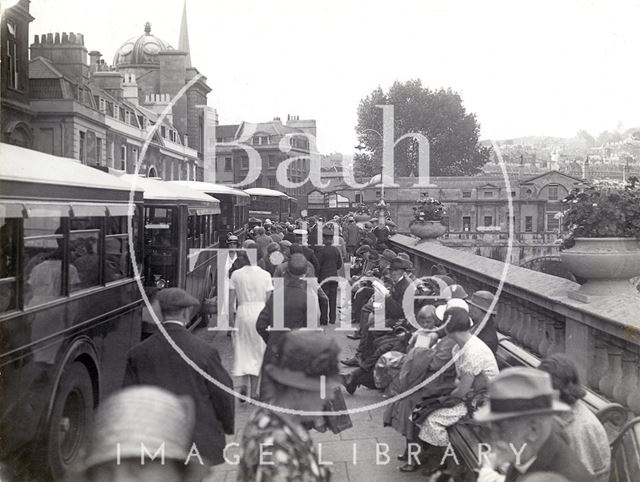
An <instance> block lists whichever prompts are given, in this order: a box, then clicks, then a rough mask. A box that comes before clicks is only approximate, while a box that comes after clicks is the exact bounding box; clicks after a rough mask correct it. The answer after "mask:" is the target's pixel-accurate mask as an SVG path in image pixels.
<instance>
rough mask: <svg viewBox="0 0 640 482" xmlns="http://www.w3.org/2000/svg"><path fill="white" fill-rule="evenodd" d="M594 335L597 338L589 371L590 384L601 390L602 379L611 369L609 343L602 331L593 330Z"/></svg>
mask: <svg viewBox="0 0 640 482" xmlns="http://www.w3.org/2000/svg"><path fill="white" fill-rule="evenodd" d="M592 336H594V338H595V343H594V353H593V357H592V359H591V360H592V364H591V367H590V368H589V370H588V371H587V374H588V375H587V378H588V385H589V386H590V387H591V388H593V389H595V390H600V381H601V380H602V379H603V378H604V377H606V376H607V373H608V371H609V355H608V354H607V347H608V344H607V338H606V336H604V335H603V334H602V333H600V332H598V331H596V330H592Z"/></svg>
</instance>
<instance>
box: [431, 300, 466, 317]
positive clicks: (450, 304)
mask: <svg viewBox="0 0 640 482" xmlns="http://www.w3.org/2000/svg"><path fill="white" fill-rule="evenodd" d="M449 308H462V309H463V310H466V311H467V313H469V304H468V303H467V302H466V301H465V300H463V299H461V298H451V299H450V300H449V301H447V302H446V303H445V304H444V305H440V306H437V307H436V316H437V317H438V319H439V320H440V321H444V314H445V312H446V311H447V310H448V309H449Z"/></svg>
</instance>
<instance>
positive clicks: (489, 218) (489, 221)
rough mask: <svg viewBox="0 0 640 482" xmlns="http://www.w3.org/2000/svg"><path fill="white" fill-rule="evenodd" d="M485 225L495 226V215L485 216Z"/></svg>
mask: <svg viewBox="0 0 640 482" xmlns="http://www.w3.org/2000/svg"><path fill="white" fill-rule="evenodd" d="M484 226H485V227H490V226H493V216H485V217H484Z"/></svg>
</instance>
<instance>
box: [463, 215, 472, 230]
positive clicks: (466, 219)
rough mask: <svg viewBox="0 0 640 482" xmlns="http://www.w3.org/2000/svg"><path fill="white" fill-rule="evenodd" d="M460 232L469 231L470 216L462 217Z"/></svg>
mask: <svg viewBox="0 0 640 482" xmlns="http://www.w3.org/2000/svg"><path fill="white" fill-rule="evenodd" d="M462 230H463V231H471V216H462Z"/></svg>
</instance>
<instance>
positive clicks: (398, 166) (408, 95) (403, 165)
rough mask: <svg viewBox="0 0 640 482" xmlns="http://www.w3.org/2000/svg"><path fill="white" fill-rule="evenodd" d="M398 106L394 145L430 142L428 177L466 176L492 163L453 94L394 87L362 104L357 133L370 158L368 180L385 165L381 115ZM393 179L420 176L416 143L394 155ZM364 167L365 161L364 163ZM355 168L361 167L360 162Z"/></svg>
mask: <svg viewBox="0 0 640 482" xmlns="http://www.w3.org/2000/svg"><path fill="white" fill-rule="evenodd" d="M382 104H391V105H393V106H394V140H395V139H398V138H399V137H401V136H402V135H404V134H408V133H420V134H422V135H424V136H426V137H427V139H429V144H430V164H431V165H430V172H429V175H430V176H462V175H472V174H476V173H477V172H479V170H480V168H481V167H482V166H483V165H484V164H485V163H486V162H487V161H488V160H489V155H490V152H491V148H490V147H488V146H482V145H480V144H479V142H478V140H479V134H480V126H479V124H478V122H477V120H476V116H475V114H472V113H468V112H467V111H466V110H465V108H464V106H463V105H462V98H461V97H460V95H459V94H458V93H456V92H453V91H452V90H451V89H446V90H445V89H440V90H431V89H428V88H425V87H423V86H422V84H421V82H420V80H409V81H407V82H404V83H402V82H395V83H394V84H393V85H392V86H391V87H390V88H389V90H388V91H386V92H384V91H383V90H382V88H380V87H378V88H377V89H375V90H373V91H372V92H371V93H370V94H369V95H368V96H366V97H365V98H364V99H362V100H361V101H360V105H359V106H358V124H357V126H356V132H357V134H358V140H359V141H360V144H361V145H362V146H363V147H364V148H365V149H366V150H367V151H368V152H369V153H371V156H370V159H366V161H367V162H362V166H361V167H360V169H361V170H362V171H363V172H365V173H366V174H367V175H368V176H369V177H371V176H374V175H376V174H379V173H380V166H381V163H382V146H383V142H382V137H381V135H382V130H383V129H382V124H383V121H382V119H383V116H382V109H380V108H378V107H376V106H377V105H382ZM394 159H395V166H394V167H395V173H394V174H395V175H396V176H411V175H414V176H417V175H418V143H417V142H416V141H415V140H413V139H411V138H409V139H404V140H403V141H402V142H399V143H398V145H397V146H396V148H395V150H394ZM363 161H364V159H363ZM356 164H358V162H357V161H356Z"/></svg>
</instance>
